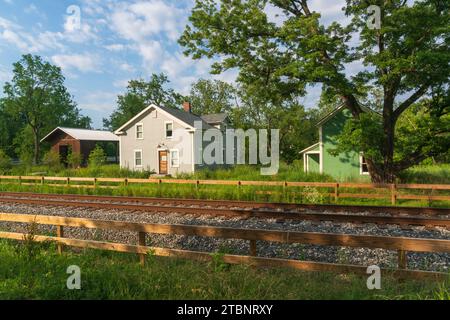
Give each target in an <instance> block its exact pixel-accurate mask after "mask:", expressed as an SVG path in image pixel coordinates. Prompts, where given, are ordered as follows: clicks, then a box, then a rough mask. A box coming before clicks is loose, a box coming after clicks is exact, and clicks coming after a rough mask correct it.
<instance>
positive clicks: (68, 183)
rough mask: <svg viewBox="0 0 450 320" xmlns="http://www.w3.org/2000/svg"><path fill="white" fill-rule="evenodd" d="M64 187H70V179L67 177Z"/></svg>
mask: <svg viewBox="0 0 450 320" xmlns="http://www.w3.org/2000/svg"><path fill="white" fill-rule="evenodd" d="M66 185H67V186H70V178H69V177H67V180H66Z"/></svg>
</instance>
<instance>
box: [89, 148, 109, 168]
mask: <svg viewBox="0 0 450 320" xmlns="http://www.w3.org/2000/svg"><path fill="white" fill-rule="evenodd" d="M88 161H89V166H92V167H100V166H102V165H104V164H105V163H106V154H105V151H103V149H102V148H101V147H100V146H96V147H95V149H94V150H92V151H91V153H90V154H89V160H88Z"/></svg>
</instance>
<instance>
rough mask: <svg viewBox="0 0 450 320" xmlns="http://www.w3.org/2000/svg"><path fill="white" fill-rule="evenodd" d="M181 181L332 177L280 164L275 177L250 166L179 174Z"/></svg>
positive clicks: (324, 179)
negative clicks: (262, 173) (263, 173)
mask: <svg viewBox="0 0 450 320" xmlns="http://www.w3.org/2000/svg"><path fill="white" fill-rule="evenodd" d="M178 177H179V178H182V179H199V180H202V179H211V180H251V181H254V180H256V181H259V180H263V181H273V180H275V181H316V182H327V181H334V179H333V177H331V176H328V175H324V174H319V173H305V172H304V171H303V164H301V163H300V162H294V163H292V164H286V163H284V162H281V163H280V167H279V170H278V173H277V174H275V175H261V171H260V167H258V166H251V165H238V166H234V167H230V168H217V169H214V170H213V169H200V170H198V171H197V172H195V173H193V174H181V175H179V176H178Z"/></svg>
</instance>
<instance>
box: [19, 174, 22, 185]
mask: <svg viewBox="0 0 450 320" xmlns="http://www.w3.org/2000/svg"><path fill="white" fill-rule="evenodd" d="M19 185H22V176H19Z"/></svg>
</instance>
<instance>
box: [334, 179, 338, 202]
mask: <svg viewBox="0 0 450 320" xmlns="http://www.w3.org/2000/svg"><path fill="white" fill-rule="evenodd" d="M338 201H339V183H336V185H335V186H334V202H336V203H337V202H338Z"/></svg>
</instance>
